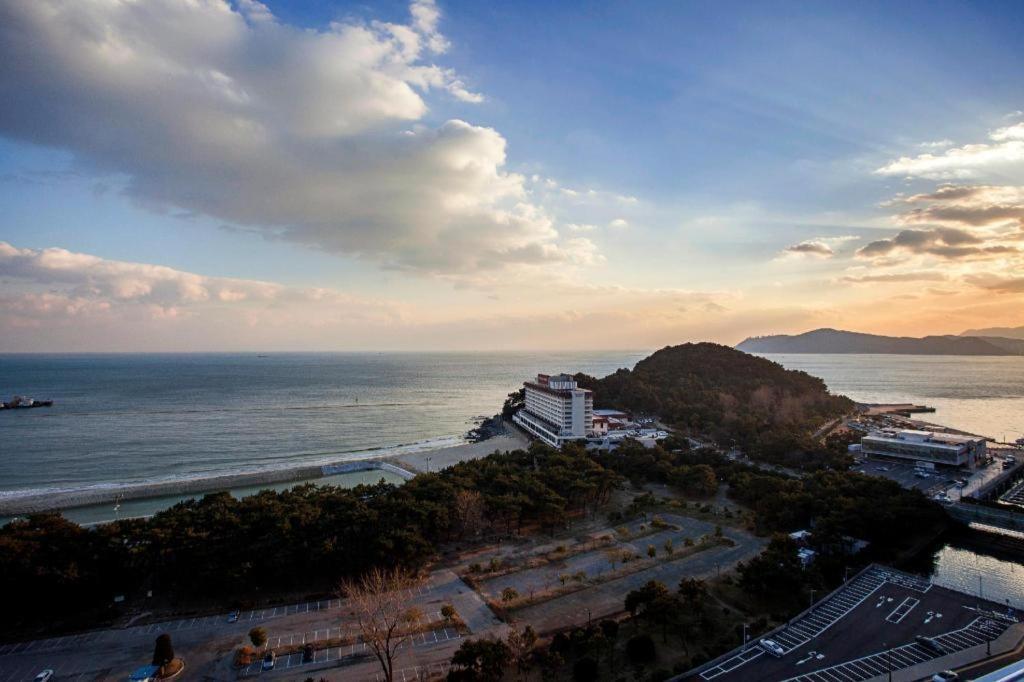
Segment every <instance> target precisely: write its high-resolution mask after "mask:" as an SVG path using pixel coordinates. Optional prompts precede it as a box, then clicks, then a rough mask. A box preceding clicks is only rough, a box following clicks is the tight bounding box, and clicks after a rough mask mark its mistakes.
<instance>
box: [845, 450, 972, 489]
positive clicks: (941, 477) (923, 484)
mask: <svg viewBox="0 0 1024 682" xmlns="http://www.w3.org/2000/svg"><path fill="white" fill-rule="evenodd" d="M854 470H855V471H861V472H863V473H865V474H868V475H869V476H881V477H882V478H888V479H889V480H891V481H896V482H897V483H899V484H900V485H901V486H903V487H904V488H908V489H909V488H917V489H918V490H922V491H926V492H927V491H931V490H932V489H933V488H935V489H936V490H938V489H939V488H941V489H942V490H946V489H948V488H949V487H950V486H952V485H953V482H954V480H955V479H957V478H966V477H967V476H968V475H969V472H966V471H963V472H962V471H957V470H943V469H940V470H935V471H932V470H929V471H927V478H925V477H924V476H921V475H919V474H918V471H919V470H918V469H917V468H915V465H914V463H913V462H909V463H907V462H899V461H894V460H882V459H876V458H868V459H866V460H864V462H863V463H862V464H859V465H857V466H856V467H854ZM951 494H952V493H951ZM954 497H955V495H954Z"/></svg>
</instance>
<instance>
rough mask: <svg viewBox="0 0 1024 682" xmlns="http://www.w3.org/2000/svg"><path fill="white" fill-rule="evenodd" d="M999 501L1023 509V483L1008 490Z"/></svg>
mask: <svg viewBox="0 0 1024 682" xmlns="http://www.w3.org/2000/svg"><path fill="white" fill-rule="evenodd" d="M999 499H1000V501H1002V502H1006V503H1007V504H1018V505H1020V506H1022V507H1024V481H1021V482H1020V483H1018V484H1017V485H1015V486H1013V487H1012V488H1010V489H1009V490H1008V491H1006V492H1005V493H1003V494H1002V496H1000V498H999Z"/></svg>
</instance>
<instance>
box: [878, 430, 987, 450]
mask: <svg viewBox="0 0 1024 682" xmlns="http://www.w3.org/2000/svg"><path fill="white" fill-rule="evenodd" d="M865 438H874V439H877V440H888V441H895V442H907V441H910V442H919V443H928V444H931V445H946V446H952V447H955V446H959V445H964V444H966V443H974V442H977V441H980V440H984V438H981V437H976V436H964V435H960V434H957V433H942V432H938V431H915V430H913V429H903V430H899V431H892V430H886V431H876V432H874V433H870V434H868V435H867V436H865Z"/></svg>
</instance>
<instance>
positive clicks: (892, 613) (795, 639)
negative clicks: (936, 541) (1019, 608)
mask: <svg viewBox="0 0 1024 682" xmlns="http://www.w3.org/2000/svg"><path fill="white" fill-rule="evenodd" d="M979 609H980V610H979ZM1005 613H1006V608H1005V607H1004V606H1001V605H998V604H994V603H991V602H985V601H982V600H978V599H976V598H974V597H971V596H969V595H965V594H961V593H959V592H954V591H952V590H948V589H946V588H943V587H939V586H936V585H932V584H931V583H930V582H928V581H927V580H923V579H920V578H917V577H914V576H909V575H907V574H903V573H899V572H897V571H892V570H890V569H881V568H878V567H874V568H872V569H869V570H868V571H867V572H864V573H860V574H858V575H857V576H856V577H855V578H852V579H851V580H850V582H849V583H847V585H846V586H845V587H844V588H843V589H842V590H840V591H839V592H837V593H835V594H833V595H832V596H830V597H829V598H827V599H825V600H822V601H821V602H819V603H818V604H816V605H815V608H814V609H813V610H811V611H810V612H809V613H807V614H805V615H804V616H801V617H800V618H798V619H796V620H794V621H792V622H791V623H790V624H789V626H788V627H787V628H786V629H784V630H782V631H780V632H779V633H776V634H775V635H771V639H772V640H774V641H776V642H778V643H779V644H780V645H781V646H782V647H783V649H784V650H785V652H784V653H783V655H782V656H781V657H775V656H772V655H769V654H768V653H765V652H764V651H763V650H762V648H761V647H759V646H758V645H757V643H756V642H752V643H750V644H748V645H747V646H746V647H743V648H741V650H738V651H736V652H734V653H733V656H731V657H728V658H726V659H725V660H723V661H719V662H718V663H716V665H714V666H712V667H710V668H708V669H705V670H702V671H701V672H700V673H699V674H698V675H696V676H694V677H693V678H692V679H694V680H697V681H698V682H711V681H712V680H713V681H714V682H741V681H744V682H745V681H747V680H763V681H764V682H772V681H781V680H800V682H861V681H862V680H868V679H870V678H872V677H875V676H877V675H882V674H885V673H886V672H887V671H888V669H889V668H890V667H891V668H892V669H893V670H898V669H901V668H907V667H911V666H913V665H916V664H918V663H922V662H924V661H927V660H931V659H933V658H937V657H938V656H939V655H940V654H939V653H937V652H934V651H930V650H929V649H928V648H927V647H925V646H922V645H921V644H919V643H916V642H915V637H916V636H918V635H924V636H926V637H931V638H935V639H937V640H938V641H939V642H940V644H941V645H942V647H943V648H944V649H945V650H946V651H947V652H948V653H952V652H953V651H958V650H961V649H965V648H968V647H971V646H975V645H977V644H981V643H984V642H985V641H986V639H995V638H996V637H998V636H999V635H1000V634H1002V632H1003V631H1005V630H1006V628H1007V627H1009V625H1010V623H1011V621H1010V620H1007V619H1005V617H1004V616H1005ZM994 614H998V615H994Z"/></svg>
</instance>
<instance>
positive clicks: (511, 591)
mask: <svg viewBox="0 0 1024 682" xmlns="http://www.w3.org/2000/svg"><path fill="white" fill-rule="evenodd" d="M518 598H519V593H518V592H516V590H515V588H514V587H506V588H505V589H503V590H502V591H501V601H503V602H506V603H507V602H510V601H515V600H516V599H518Z"/></svg>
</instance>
